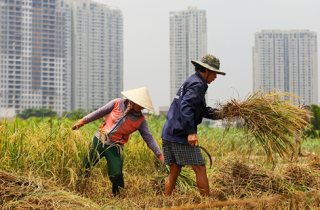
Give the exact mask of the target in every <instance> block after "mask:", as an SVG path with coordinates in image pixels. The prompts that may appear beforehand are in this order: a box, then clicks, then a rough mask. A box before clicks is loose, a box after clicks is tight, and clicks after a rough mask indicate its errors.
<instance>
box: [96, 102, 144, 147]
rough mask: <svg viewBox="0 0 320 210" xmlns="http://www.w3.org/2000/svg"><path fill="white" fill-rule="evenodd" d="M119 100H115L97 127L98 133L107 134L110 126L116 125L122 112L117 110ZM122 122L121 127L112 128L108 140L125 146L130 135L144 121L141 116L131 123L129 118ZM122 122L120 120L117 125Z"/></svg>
mask: <svg viewBox="0 0 320 210" xmlns="http://www.w3.org/2000/svg"><path fill="white" fill-rule="evenodd" d="M120 100H121V99H117V100H116V102H115V103H114V106H113V110H112V111H111V112H110V113H109V115H108V116H107V118H106V119H105V120H104V121H103V124H102V125H101V126H100V127H99V130H100V132H101V129H103V130H104V131H106V132H104V133H107V132H109V131H110V130H111V128H112V126H113V125H114V124H115V123H116V121H117V119H118V118H119V117H120V116H121V114H122V112H121V111H120V110H119V102H120ZM127 115H128V114H127ZM124 118H125V116H124ZM122 120H125V122H124V123H123V124H122V125H121V127H118V126H116V128H114V129H113V130H112V131H111V133H109V137H110V136H111V139H110V140H112V141H114V142H120V143H121V144H125V143H127V142H128V140H129V136H130V134H131V133H133V132H134V131H136V130H138V129H139V127H140V124H141V123H142V121H143V120H144V116H143V115H142V117H140V118H139V119H138V120H136V121H132V120H130V119H129V118H126V119H122ZM122 120H120V121H119V122H117V123H119V124H120V123H121V121H122Z"/></svg>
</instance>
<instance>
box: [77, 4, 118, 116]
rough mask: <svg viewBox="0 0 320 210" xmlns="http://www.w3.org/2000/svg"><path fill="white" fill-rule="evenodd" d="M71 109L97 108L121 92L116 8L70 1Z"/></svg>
mask: <svg viewBox="0 0 320 210" xmlns="http://www.w3.org/2000/svg"><path fill="white" fill-rule="evenodd" d="M72 10H73V30H72V37H73V45H72V70H71V72H72V73H71V75H72V81H71V84H72V88H71V95H72V100H71V101H72V103H71V109H72V110H77V109H84V110H88V109H91V110H92V109H95V108H99V107H101V106H102V105H104V104H106V103H107V102H109V101H111V100H112V99H114V98H119V97H121V94H120V92H121V91H122V89H123V20H122V13H121V11H120V10H119V9H112V8H110V7H108V6H105V5H103V4H99V3H95V2H92V1H90V0H75V1H73V9H72Z"/></svg>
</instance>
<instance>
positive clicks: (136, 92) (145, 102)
mask: <svg viewBox="0 0 320 210" xmlns="http://www.w3.org/2000/svg"><path fill="white" fill-rule="evenodd" d="M121 94H122V95H123V96H124V97H126V98H127V99H129V100H131V101H133V102H134V103H136V104H138V105H140V106H142V107H143V108H146V109H149V110H150V111H153V112H154V108H153V105H152V102H151V98H150V96H149V92H148V90H147V88H146V87H143V88H137V89H133V90H127V91H122V92H121Z"/></svg>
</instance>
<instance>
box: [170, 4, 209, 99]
mask: <svg viewBox="0 0 320 210" xmlns="http://www.w3.org/2000/svg"><path fill="white" fill-rule="evenodd" d="M206 53H207V19H206V11H205V10H198V9H197V7H191V6H189V7H188V10H183V11H179V12H170V101H172V100H173V98H174V97H175V96H176V93H177V91H178V89H179V88H180V86H181V85H182V84H183V82H184V81H185V80H186V79H187V78H188V77H189V76H191V75H192V74H193V73H194V72H195V71H194V66H193V65H192V63H191V62H190V61H191V60H201V58H202V56H204V55H205V54H206Z"/></svg>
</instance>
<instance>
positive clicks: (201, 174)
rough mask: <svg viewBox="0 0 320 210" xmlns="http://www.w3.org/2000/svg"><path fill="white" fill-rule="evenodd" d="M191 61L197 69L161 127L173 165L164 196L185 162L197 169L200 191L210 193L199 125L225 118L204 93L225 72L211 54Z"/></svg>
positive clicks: (165, 150) (166, 156) (167, 158)
mask: <svg viewBox="0 0 320 210" xmlns="http://www.w3.org/2000/svg"><path fill="white" fill-rule="evenodd" d="M191 63H192V64H193V65H194V66H195V71H196V73H195V74H193V75H191V76H190V77H189V78H188V79H187V80H186V81H185V82H184V83H183V85H182V86H181V87H180V89H179V90H178V92H177V95H176V97H175V98H174V99H173V102H172V104H171V106H170V109H169V112H168V115H167V121H166V123H165V124H164V126H163V130H162V136H161V137H162V140H163V141H162V148H163V153H164V160H165V164H166V165H169V166H170V173H169V176H168V178H167V180H166V184H165V196H169V195H171V194H172V191H173V189H174V188H175V185H176V182H177V178H178V176H179V174H180V172H181V168H182V167H183V166H185V165H191V166H192V168H193V170H194V172H195V173H196V181H197V186H198V189H199V191H200V194H201V195H205V196H207V195H209V183H208V178H207V174H206V167H205V162H204V160H203V157H202V155H201V152H200V148H198V138H197V125H199V124H200V123H201V122H202V118H203V117H205V118H208V119H213V120H216V119H221V118H222V117H221V116H220V112H219V110H217V109H213V108H211V107H208V106H207V105H206V100H205V93H206V91H207V89H208V84H210V83H211V82H212V81H214V80H215V79H216V77H217V74H222V75H226V73H224V72H222V71H220V70H219V67H220V61H219V59H218V58H216V57H214V56H212V55H209V54H206V55H205V56H203V58H202V60H201V61H191ZM235 115H237V113H234V116H235Z"/></svg>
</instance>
